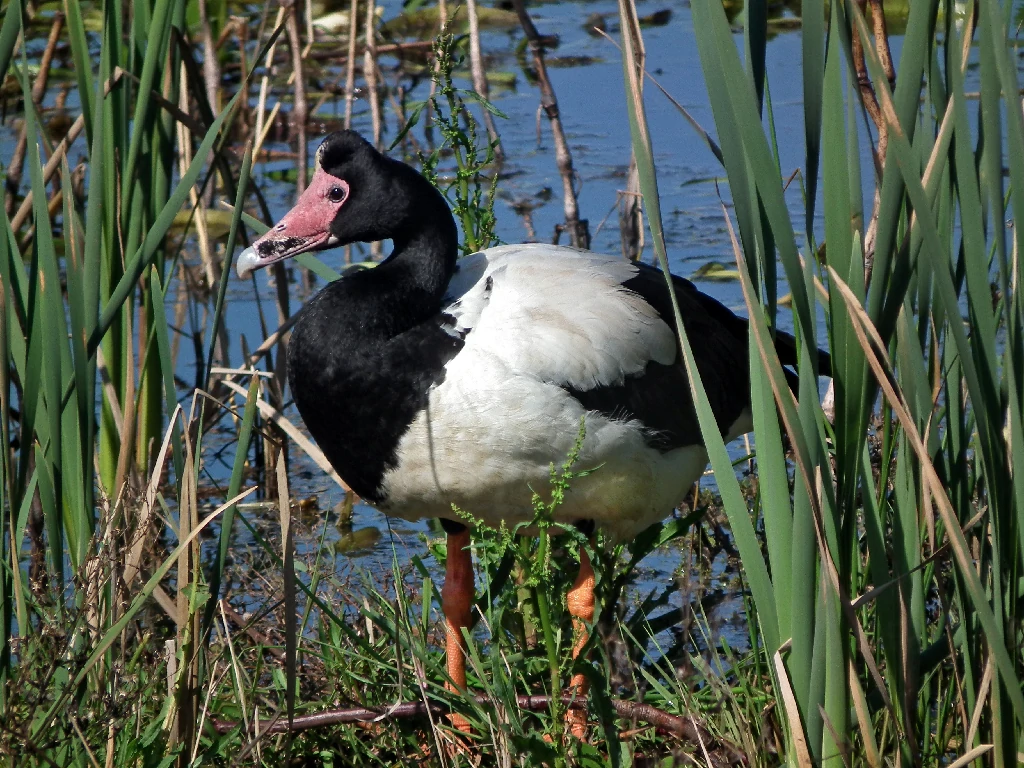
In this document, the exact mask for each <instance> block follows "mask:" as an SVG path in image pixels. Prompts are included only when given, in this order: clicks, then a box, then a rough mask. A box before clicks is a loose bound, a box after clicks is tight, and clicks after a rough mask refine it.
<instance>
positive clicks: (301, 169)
mask: <svg viewBox="0 0 1024 768" xmlns="http://www.w3.org/2000/svg"><path fill="white" fill-rule="evenodd" d="M281 8H282V9H284V10H285V12H286V14H287V15H286V16H285V22H284V24H285V32H286V33H287V35H288V48H289V50H290V52H291V56H292V77H293V78H294V84H293V85H294V96H293V99H294V101H293V102H292V119H291V125H292V130H293V131H294V132H295V151H296V153H297V155H298V164H297V168H296V170H297V172H298V175H297V178H296V182H295V186H296V188H295V196H296V199H297V198H298V196H299V195H301V194H302V193H303V192H305V191H306V184H307V183H308V180H307V175H306V174H307V172H308V168H307V166H306V161H307V159H308V158H309V146H308V145H309V140H308V138H307V135H306V124H307V123H308V121H309V105H308V104H307V102H306V77H305V71H304V69H303V63H302V42H301V41H300V40H299V22H298V19H296V18H295V0H281Z"/></svg>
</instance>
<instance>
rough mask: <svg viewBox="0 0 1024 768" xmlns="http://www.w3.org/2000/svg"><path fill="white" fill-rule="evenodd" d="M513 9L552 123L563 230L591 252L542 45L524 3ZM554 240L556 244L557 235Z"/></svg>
mask: <svg viewBox="0 0 1024 768" xmlns="http://www.w3.org/2000/svg"><path fill="white" fill-rule="evenodd" d="M512 7H513V8H515V11H516V15H518V16H519V23H520V25H522V27H523V33H524V34H525V35H526V39H527V40H528V41H529V43H530V51H531V53H532V54H533V66H534V69H535V71H536V75H537V83H538V85H539V86H540V105H541V108H542V109H543V110H544V114H546V115H547V116H548V122H550V123H551V137H552V140H553V141H554V143H555V161H556V163H557V164H558V172H559V173H560V174H561V176H562V195H563V202H564V205H565V229H567V230H568V231H569V242H570V243H571V244H572V245H573V246H574V247H576V248H584V249H589V248H590V230H589V228H588V225H587V220H586V219H581V218H580V215H579V203H578V201H577V198H576V186H575V180H576V173H575V171H574V170H573V167H572V153H571V152H570V151H569V143H568V141H566V138H565V131H564V130H563V128H562V118H561V116H560V115H559V112H558V100H557V99H556V98H555V90H554V88H553V87H552V86H551V80H550V79H548V70H547V66H546V65H545V64H544V42H543V41H542V40H541V36H540V34H539V33H538V32H537V28H536V27H535V26H534V25H533V20H532V19H531V18H530V14H529V13H528V12H527V10H526V3H525V2H524V0H512ZM555 240H556V242H557V240H558V232H557V231H556V236H555Z"/></svg>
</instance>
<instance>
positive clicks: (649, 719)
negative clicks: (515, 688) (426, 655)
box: [211, 695, 748, 765]
mask: <svg viewBox="0 0 1024 768" xmlns="http://www.w3.org/2000/svg"><path fill="white" fill-rule="evenodd" d="M473 698H474V700H475V701H476V703H477V704H480V705H484V706H486V705H490V704H493V700H492V699H491V698H489V697H487V696H474V697H473ZM610 703H611V705H612V708H613V709H614V710H615V713H616V714H617V715H618V716H619V717H621V718H623V719H626V720H637V721H639V722H643V723H647V724H649V725H653V726H654V727H655V728H658V729H660V730H662V731H665V732H666V733H670V734H672V735H673V736H678V737H679V738H681V739H684V740H685V741H687V742H690V743H692V744H696V745H699V746H703V748H704V749H706V750H708V751H709V752H712V751H714V752H719V753H722V755H723V758H724V763H723V764H726V765H747V764H748V760H747V756H746V755H745V754H744V753H743V752H742V751H740V749H739V748H737V747H735V746H733V745H732V744H728V743H726V742H722V741H719V740H717V739H715V738H714V737H713V736H712V735H711V734H710V733H708V732H707V730H705V729H704V728H703V727H702V726H701V725H699V724H698V723H697V722H696V720H694V718H692V717H679V716H678V715H672V714H669V713H668V712H665V711H664V710H661V709H658V708H657V707H654V706H651V705H650V704H643V703H640V702H635V701H623V700H622V699H611V701H610ZM562 704H563V705H564V706H565V707H567V708H568V709H575V710H584V709H586V705H585V703H584V702H583V701H581V700H580V699H579V698H576V697H573V696H569V695H566V696H563V697H562ZM516 706H518V707H519V708H520V709H523V710H526V711H529V712H536V711H540V710H545V709H547V708H548V707H550V706H551V697H550V696H516ZM447 711H448V710H447V708H446V707H444V706H442V705H440V704H435V703H432V702H431V703H427V702H423V701H409V702H405V703H403V704H398V705H397V706H393V707H389V708H387V709H386V710H384V709H370V708H368V707H350V708H339V709H328V710H324V711H323V712H315V713H313V714H310V715H299V716H297V717H295V718H293V719H292V721H291V722H290V723H289V722H288V720H287V718H285V717H283V716H278V717H274V718H271V719H268V720H261V721H259V722H258V723H257V724H256V732H257V733H259V734H261V735H271V734H275V733H295V732H298V731H308V730H310V729H312V728H323V727H325V726H328V725H337V724H339V723H359V722H371V721H373V722H380V721H382V720H401V719H406V718H413V717H424V716H425V715H427V713H428V712H429V713H430V714H437V715H443V714H445V713H446V712H447ZM211 722H212V723H213V727H214V729H215V730H216V731H217V733H220V734H225V733H229V732H230V731H232V730H234V729H235V728H237V727H238V726H239V725H240V723H238V722H236V721H233V720H218V719H216V718H211Z"/></svg>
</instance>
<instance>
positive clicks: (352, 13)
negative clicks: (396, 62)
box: [345, 0, 359, 128]
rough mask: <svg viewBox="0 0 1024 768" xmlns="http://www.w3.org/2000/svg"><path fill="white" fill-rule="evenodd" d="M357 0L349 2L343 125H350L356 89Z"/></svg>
mask: <svg viewBox="0 0 1024 768" xmlns="http://www.w3.org/2000/svg"><path fill="white" fill-rule="evenodd" d="M357 5H358V0H352V1H351V3H350V4H349V18H348V23H349V26H348V57H347V59H346V61H345V127H346V128H351V127H352V102H353V101H354V100H355V90H356V37H357V36H358V34H359V18H358V15H357V11H358V8H357Z"/></svg>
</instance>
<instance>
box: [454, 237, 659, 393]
mask: <svg viewBox="0 0 1024 768" xmlns="http://www.w3.org/2000/svg"><path fill="white" fill-rule="evenodd" d="M634 274H636V267H635V266H633V265H632V264H630V263H629V262H626V261H624V260H622V259H621V258H617V257H614V256H605V255H602V254H596V253H592V252H590V251H580V250H577V249H575V248H567V247H564V246H552V245H541V244H530V245H505V246H498V247H496V248H489V249H488V250H486V251H481V252H480V253H475V254H473V255H471V256H468V257H466V258H465V259H462V260H461V261H460V262H459V269H458V272H457V273H456V275H455V277H454V278H453V279H452V282H451V284H450V286H449V298H450V300H451V301H452V303H451V304H450V305H449V306H448V307H447V308H446V310H445V311H446V312H448V313H449V314H450V315H452V316H453V317H454V318H455V324H456V328H457V329H458V330H460V331H467V330H468V331H471V332H470V333H468V335H467V336H466V348H467V349H466V351H469V350H470V348H475V349H478V350H480V351H486V352H487V353H489V354H492V355H496V356H498V357H500V358H501V360H502V362H504V363H505V364H506V365H507V366H508V368H509V369H510V371H511V372H513V373H517V374H522V375H527V376H531V377H535V378H536V379H539V380H541V381H546V382H551V383H554V384H559V385H568V386H571V387H574V388H577V389H581V390H587V389H591V388H593V387H596V386H602V385H603V386H609V385H617V384H621V383H622V382H623V380H624V379H625V377H626V376H629V375H634V374H639V373H642V372H643V370H644V368H645V367H646V366H647V363H648V362H650V361H652V360H653V361H656V362H659V363H663V364H666V365H667V364H670V363H672V362H673V361H674V360H675V356H676V344H675V334H674V333H673V332H672V329H671V328H670V327H669V326H668V325H667V324H666V323H665V322H664V321H663V320H662V319H661V318H660V317H659V316H658V313H657V312H656V311H655V310H654V308H653V307H651V306H650V305H649V304H648V303H647V302H646V301H644V299H643V298H642V297H641V296H639V295H638V294H635V293H633V292H632V291H629V290H628V289H626V288H624V287H623V286H622V284H623V282H625V281H626V280H628V279H629V278H631V277H632V276H633V275H634Z"/></svg>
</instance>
